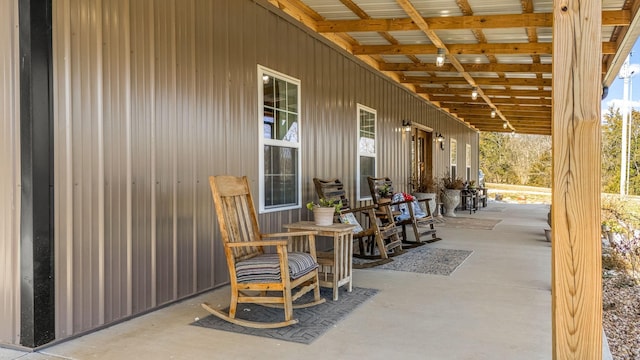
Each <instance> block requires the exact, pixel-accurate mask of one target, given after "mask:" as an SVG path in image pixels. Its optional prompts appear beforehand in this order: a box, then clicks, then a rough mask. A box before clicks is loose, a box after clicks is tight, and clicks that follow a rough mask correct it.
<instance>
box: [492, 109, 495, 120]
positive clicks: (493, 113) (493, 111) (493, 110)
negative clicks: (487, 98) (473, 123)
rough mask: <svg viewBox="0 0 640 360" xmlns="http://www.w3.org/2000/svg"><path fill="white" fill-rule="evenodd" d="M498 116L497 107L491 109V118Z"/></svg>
mask: <svg viewBox="0 0 640 360" xmlns="http://www.w3.org/2000/svg"><path fill="white" fill-rule="evenodd" d="M495 117H496V109H491V118H492V119H493V118H495Z"/></svg>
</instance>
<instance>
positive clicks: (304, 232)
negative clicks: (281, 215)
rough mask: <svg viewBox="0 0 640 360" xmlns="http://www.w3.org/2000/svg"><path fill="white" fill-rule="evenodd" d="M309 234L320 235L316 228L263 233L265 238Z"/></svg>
mask: <svg viewBox="0 0 640 360" xmlns="http://www.w3.org/2000/svg"><path fill="white" fill-rule="evenodd" d="M308 235H318V232H317V231H315V230H309V231H292V232H281V233H269V234H262V237H263V238H277V237H292V236H308Z"/></svg>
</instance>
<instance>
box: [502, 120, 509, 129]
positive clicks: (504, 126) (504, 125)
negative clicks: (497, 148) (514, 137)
mask: <svg viewBox="0 0 640 360" xmlns="http://www.w3.org/2000/svg"><path fill="white" fill-rule="evenodd" d="M508 126H509V124H507V122H506V121H505V122H503V123H502V128H503V129H506V128H507V127H508Z"/></svg>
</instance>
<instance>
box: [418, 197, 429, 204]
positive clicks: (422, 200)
mask: <svg viewBox="0 0 640 360" xmlns="http://www.w3.org/2000/svg"><path fill="white" fill-rule="evenodd" d="M416 200H418V202H419V203H421V202H429V201H431V200H433V199H431V198H425V199H416Z"/></svg>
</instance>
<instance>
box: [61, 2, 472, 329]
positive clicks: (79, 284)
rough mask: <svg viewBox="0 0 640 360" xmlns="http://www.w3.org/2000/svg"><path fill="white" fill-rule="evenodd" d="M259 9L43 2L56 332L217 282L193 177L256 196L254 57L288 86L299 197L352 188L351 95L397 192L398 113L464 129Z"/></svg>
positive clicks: (209, 213) (199, 184) (404, 167)
mask: <svg viewBox="0 0 640 360" xmlns="http://www.w3.org/2000/svg"><path fill="white" fill-rule="evenodd" d="M261 4H262V3H260V2H258V3H255V2H252V1H237V0H236V1H234V0H226V1H215V2H212V1H208V0H186V1H183V0H136V1H131V0H102V1H99V2H94V1H88V0H59V1H57V2H56V3H55V9H54V59H55V61H54V67H55V84H54V85H55V95H56V100H55V101H56V103H55V105H56V106H55V108H56V119H55V122H56V133H55V141H56V143H55V146H56V149H55V151H56V154H55V156H56V224H55V225H56V239H57V242H56V244H57V247H56V254H57V259H56V271H57V289H56V296H57V297H56V299H57V301H56V305H57V313H58V314H57V322H58V323H57V334H58V338H64V337H67V336H70V335H72V334H77V333H80V332H84V331H87V330H89V329H92V328H95V327H97V326H99V325H102V324H105V323H109V322H112V321H115V320H118V319H122V318H124V317H127V316H130V315H135V314H137V313H140V312H142V311H146V310H149V309H152V308H154V307H157V306H159V305H161V304H165V303H168V302H171V301H175V300H178V299H180V298H183V297H186V296H189V295H191V294H194V293H197V292H199V291H203V290H206V289H209V288H212V287H215V286H219V285H222V284H224V283H225V282H226V281H227V274H226V262H225V259H224V254H223V252H222V249H221V246H220V241H219V240H218V239H217V237H218V228H217V223H216V220H215V217H214V215H215V214H214V213H213V206H212V201H211V195H210V191H209V185H208V176H209V175H216V174H236V175H247V176H248V177H249V179H250V181H251V183H252V189H253V191H254V193H255V194H256V196H257V191H258V182H257V181H258V179H257V176H258V170H259V169H258V166H259V165H258V151H259V149H258V148H257V143H258V141H257V139H258V130H259V125H258V124H257V119H258V114H257V108H258V104H257V101H258V91H257V89H256V84H257V80H256V76H257V65H258V64H260V65H264V66H266V67H269V68H271V69H273V70H276V71H279V72H282V73H286V74H288V75H290V76H292V77H295V78H298V79H300V80H301V82H302V85H301V92H302V108H301V126H302V128H301V129H302V130H301V139H302V142H303V148H302V164H303V165H302V181H303V191H304V195H303V197H304V201H308V200H310V199H312V198H315V193H314V190H313V186H312V181H311V180H312V178H313V177H315V176H318V177H333V176H336V177H340V178H341V179H342V180H343V181H344V182H345V183H346V184H347V185H348V190H349V192H350V193H351V196H352V197H355V181H356V174H355V169H356V161H357V134H358V133H357V128H356V127H357V121H356V106H357V104H358V103H360V104H363V105H366V106H368V107H371V108H373V109H376V111H377V113H378V154H379V158H378V169H379V171H378V173H379V174H380V175H386V176H390V177H391V178H393V179H394V180H395V181H396V183H397V184H398V185H399V187H400V188H402V187H406V186H407V182H408V178H409V176H410V174H409V173H410V164H409V138H408V135H407V134H405V133H404V132H402V131H401V130H400V125H401V122H402V120H403V119H410V120H411V121H413V122H415V123H420V124H423V125H426V126H429V127H431V128H434V129H435V130H436V131H438V132H442V133H443V134H444V135H445V136H446V137H447V138H448V137H449V136H450V134H456V136H459V137H462V136H467V137H468V138H469V139H470V140H469V141H471V140H472V139H473V137H474V136H475V135H474V134H475V133H474V132H473V131H471V130H469V129H468V128H466V127H465V126H464V125H462V124H459V123H457V122H454V121H451V119H450V118H449V117H448V116H446V115H445V114H443V113H442V112H440V111H437V110H435V109H434V108H433V107H432V106H430V105H428V104H426V103H425V102H423V101H421V100H420V99H419V98H418V97H416V96H415V95H413V94H411V93H409V92H408V91H406V90H405V89H403V88H402V87H400V86H399V85H397V84H394V83H392V82H390V81H389V80H388V79H385V78H383V77H381V76H380V75H378V74H376V73H374V72H373V71H371V70H370V69H369V68H368V67H367V66H365V65H363V64H362V63H360V62H358V61H355V60H353V59H351V58H349V57H348V56H347V55H345V54H344V53H343V52H342V51H338V50H336V49H334V48H333V47H332V46H330V45H328V43H327V42H325V41H323V40H319V39H318V38H317V37H316V35H314V34H311V33H310V32H308V31H305V30H303V29H301V28H299V25H297V24H293V23H291V22H289V21H288V20H287V19H286V18H284V17H281V16H280V15H279V14H277V13H276V12H277V10H275V8H273V7H271V6H270V5H261ZM476 137H477V136H476ZM459 141H460V143H461V144H462V143H463V142H462V141H461V140H459ZM462 149H463V150H462V153H461V155H460V156H464V146H463V147H462ZM434 164H435V166H436V171H438V169H443V168H447V167H448V152H446V151H444V152H443V151H440V150H434ZM309 216H310V215H309V213H308V211H307V210H306V209H301V210H296V211H284V212H275V213H269V214H264V215H261V216H260V223H261V226H262V227H263V230H264V231H278V230H281V226H282V224H284V223H289V222H292V221H297V220H299V219H302V218H308V217H309Z"/></svg>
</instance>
